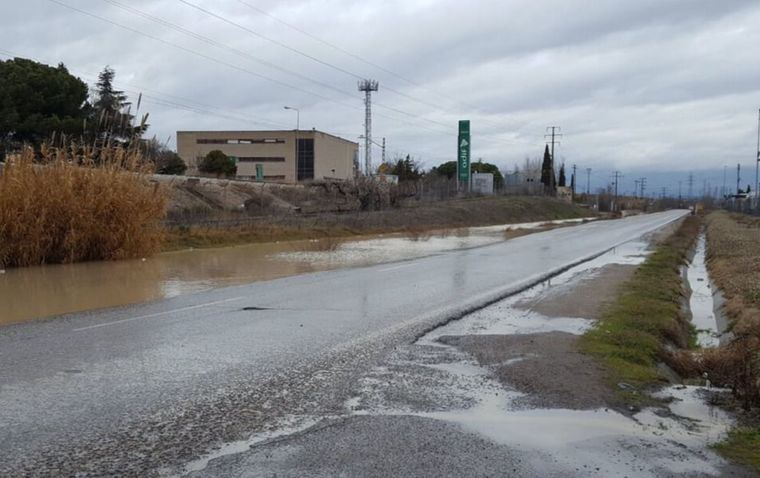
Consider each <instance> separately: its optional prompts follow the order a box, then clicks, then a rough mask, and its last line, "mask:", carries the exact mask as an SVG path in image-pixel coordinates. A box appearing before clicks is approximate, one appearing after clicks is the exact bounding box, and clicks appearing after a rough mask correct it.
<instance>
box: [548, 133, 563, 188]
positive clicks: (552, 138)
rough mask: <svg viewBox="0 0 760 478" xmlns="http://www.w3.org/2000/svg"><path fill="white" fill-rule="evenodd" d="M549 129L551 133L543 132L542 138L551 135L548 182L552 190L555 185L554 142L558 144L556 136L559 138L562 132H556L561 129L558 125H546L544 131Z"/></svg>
mask: <svg viewBox="0 0 760 478" xmlns="http://www.w3.org/2000/svg"><path fill="white" fill-rule="evenodd" d="M549 130H551V131H552V132H551V134H545V135H544V138H547V139H548V138H549V137H551V143H552V150H551V156H552V164H551V171H552V178H551V180H550V182H551V183H552V184H551V189H552V190H554V189H555V188H556V187H557V184H556V183H555V182H554V181H555V176H554V144H555V143H556V144H560V142H559V141H557V140H556V138H561V137H562V133H558V131H562V128H560V127H559V126H548V127H547V128H546V131H549Z"/></svg>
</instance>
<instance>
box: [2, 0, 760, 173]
mask: <svg viewBox="0 0 760 478" xmlns="http://www.w3.org/2000/svg"><path fill="white" fill-rule="evenodd" d="M60 3H64V4H67V5H69V6H72V7H75V8H77V9H80V10H82V11H84V12H87V13H89V14H92V15H96V16H98V17H101V18H102V19H106V20H108V21H109V22H113V23H108V22H106V21H103V20H102V19H98V18H94V17H92V16H87V15H86V14H83V13H82V12H77V11H73V10H71V9H69V8H66V7H64V6H62V5H60ZM120 5H121V6H122V7H126V9H125V8H120ZM193 5H195V6H198V7H200V8H202V9H204V10H206V11H205V12H204V11H201V10H199V9H197V8H194V7H193ZM130 10H132V11H130ZM214 15H216V17H215V16H214ZM151 17H155V19H151ZM156 19H157V20H158V21H155V20H156ZM114 23H116V24H119V25H122V26H124V27H127V28H128V29H125V28H122V27H120V26H117V25H115V24H114ZM758 25H760V2H757V1H751V0H746V1H744V0H693V1H675V0H673V1H670V0H636V1H630V0H624V1H622V0H621V1H603V0H599V1H591V0H562V1H535V0H524V1H523V0H520V1H518V0H512V1H510V0H492V1H483V0H481V1H462V0H456V1H455V0H441V1H436V0H384V1H369V0H363V1H351V0H323V1H319V0H312V1H301V0H279V1H273V0H214V1H211V0H119V1H115V0H113V1H112V0H25V1H16V0H2V1H1V2H0V50H1V51H0V54H1V55H4V57H7V56H9V55H18V56H24V57H28V58H32V59H36V60H38V61H42V62H46V63H57V62H60V61H62V62H64V63H65V64H66V65H67V66H68V67H69V69H70V70H71V71H72V72H73V73H75V74H76V75H78V76H80V77H81V78H82V79H83V80H85V81H88V82H90V83H92V82H93V80H94V77H95V76H97V73H98V72H99V71H100V70H101V69H102V68H103V66H104V65H111V66H112V67H113V68H114V69H115V70H116V73H117V86H120V87H121V88H122V89H124V90H127V91H128V92H129V94H130V96H131V98H132V99H136V96H137V95H136V93H137V92H142V93H143V94H144V100H143V105H142V108H141V110H142V111H143V112H146V111H147V112H149V113H150V123H151V132H152V133H153V134H155V135H156V136H157V137H158V138H159V139H161V140H165V139H167V138H172V139H171V143H170V144H171V145H172V146H173V145H174V139H173V138H174V134H175V132H176V131H177V130H202V129H262V128H264V129H272V128H278V129H279V128H288V129H293V128H294V127H295V121H296V117H295V113H294V112H292V111H286V110H284V109H283V106H285V105H289V106H293V107H298V108H300V109H301V127H302V128H312V127H314V128H317V129H320V130H324V131H327V132H331V133H335V134H339V135H341V136H344V137H346V138H348V139H351V140H354V141H356V140H357V136H358V135H360V134H362V132H363V123H364V111H363V102H362V96H361V94H360V93H359V92H358V91H357V88H356V82H357V77H367V78H373V79H377V80H379V81H380V91H379V92H378V93H377V94H376V95H375V100H376V105H375V108H374V112H375V115H374V117H373V123H374V128H373V130H374V136H375V139H376V140H377V141H378V142H379V141H380V140H381V138H382V137H386V138H387V142H388V150H389V154H390V155H391V157H392V156H394V155H396V154H406V153H410V154H412V155H413V156H415V157H417V158H418V159H421V160H422V161H423V162H424V164H425V165H426V166H427V167H430V166H433V165H435V164H438V163H440V162H443V161H446V160H451V159H454V158H455V153H456V128H457V126H456V124H457V120H459V119H470V120H471V121H472V129H473V157H474V158H479V157H482V158H483V159H484V160H486V161H489V162H493V163H496V164H498V165H499V166H501V167H503V168H507V167H511V166H512V165H514V164H515V163H521V162H522V159H523V158H525V157H526V156H540V155H541V153H542V151H543V147H544V141H545V140H544V133H545V128H546V127H547V126H549V125H558V126H561V127H562V132H563V133H564V137H563V138H562V144H561V146H560V147H559V149H558V153H557V157H558V158H560V159H564V160H565V161H567V163H569V164H572V163H576V164H578V167H579V168H582V169H584V170H585V168H587V167H591V168H594V173H593V174H594V175H595V177H596V178H598V179H599V178H607V177H608V176H609V173H610V172H611V171H612V170H614V169H620V170H621V171H623V172H624V173H627V174H630V175H631V176H630V177H633V175H635V174H636V172H637V171H653V170H656V169H665V170H670V171H684V172H688V171H691V170H695V171H696V170H702V169H708V168H712V169H713V170H720V171H721V174H722V170H723V165H731V168H735V165H736V163H738V162H742V163H744V164H745V167H746V168H750V169H752V170H754V162H753V158H754V155H755V152H754V151H755V147H756V144H755V143H756V140H757V139H756V138H757V115H758V107H760V58H759V57H758V55H757V51H756V49H757V45H759V44H760V28H758ZM193 110H194V111H193ZM373 154H374V157H375V158H376V161H377V160H378V159H379V156H380V152H379V149H378V150H376V151H375V152H374V153H373Z"/></svg>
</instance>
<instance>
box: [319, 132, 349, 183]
mask: <svg viewBox="0 0 760 478" xmlns="http://www.w3.org/2000/svg"><path fill="white" fill-rule="evenodd" d="M358 150H359V145H358V144H356V143H352V142H350V141H346V140H344V139H341V138H337V137H335V136H331V135H329V134H325V133H321V132H319V131H316V132H315V133H314V178H315V179H323V178H337V179H351V178H352V177H353V176H354V156H355V155H356V154H357V152H358Z"/></svg>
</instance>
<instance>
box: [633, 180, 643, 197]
mask: <svg viewBox="0 0 760 478" xmlns="http://www.w3.org/2000/svg"><path fill="white" fill-rule="evenodd" d="M640 182H641V181H639V180H638V179H637V180H635V181H634V184H635V185H634V186H633V197H635V198H636V199H638V198H639V183H640Z"/></svg>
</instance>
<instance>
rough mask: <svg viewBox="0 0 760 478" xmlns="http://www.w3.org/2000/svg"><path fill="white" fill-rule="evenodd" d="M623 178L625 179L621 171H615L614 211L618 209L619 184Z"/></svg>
mask: <svg viewBox="0 0 760 478" xmlns="http://www.w3.org/2000/svg"><path fill="white" fill-rule="evenodd" d="M622 177H623V175H622V174H620V171H615V205H614V207H613V208H612V210H613V211H614V210H615V209H617V205H618V183H619V182H620V178H622Z"/></svg>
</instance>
